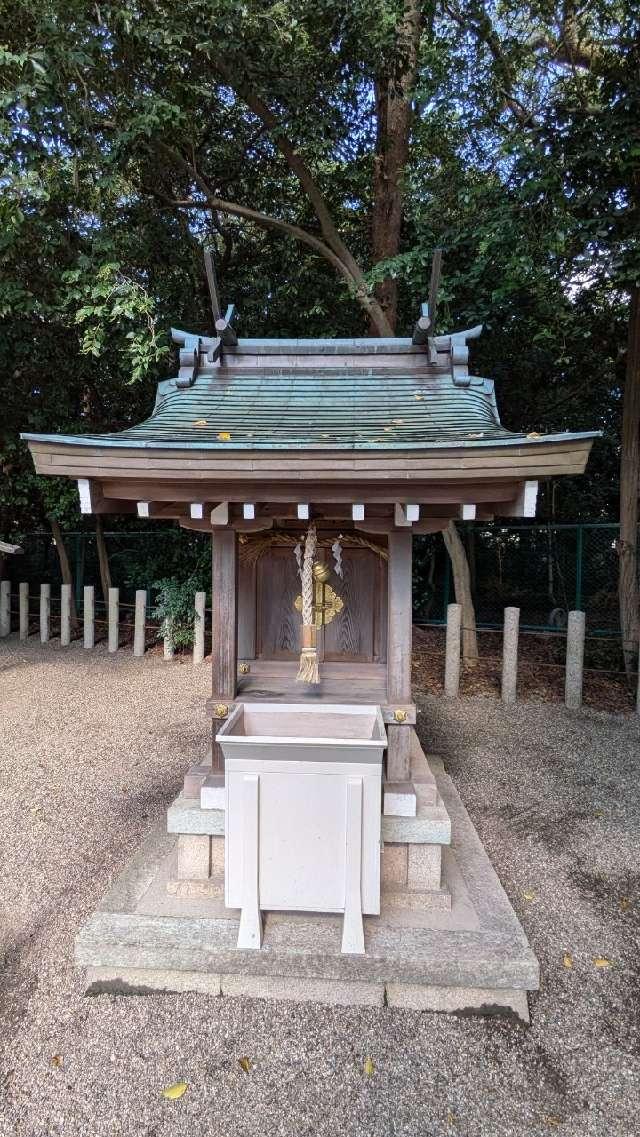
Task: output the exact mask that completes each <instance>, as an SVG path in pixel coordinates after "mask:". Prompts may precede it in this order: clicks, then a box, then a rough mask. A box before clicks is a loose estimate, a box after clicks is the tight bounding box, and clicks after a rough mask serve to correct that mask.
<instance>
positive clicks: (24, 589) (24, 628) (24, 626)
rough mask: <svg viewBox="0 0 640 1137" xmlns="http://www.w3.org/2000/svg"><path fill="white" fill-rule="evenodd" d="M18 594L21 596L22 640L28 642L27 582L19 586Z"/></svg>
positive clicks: (20, 626)
mask: <svg viewBox="0 0 640 1137" xmlns="http://www.w3.org/2000/svg"><path fill="white" fill-rule="evenodd" d="M18 592H19V594H20V623H19V628H20V631H19V635H20V639H21V640H26V639H27V638H28V636H29V585H28V584H27V583H26V581H22V583H21V584H19V585H18Z"/></svg>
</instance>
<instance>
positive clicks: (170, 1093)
mask: <svg viewBox="0 0 640 1137" xmlns="http://www.w3.org/2000/svg"><path fill="white" fill-rule="evenodd" d="M186 1092H187V1083H186V1082H174V1083H173V1085H172V1086H165V1088H164V1090H163V1091H162V1096H163V1098H166V1099H167V1101H177V1100H178V1098H181V1097H182V1096H183V1094H186Z"/></svg>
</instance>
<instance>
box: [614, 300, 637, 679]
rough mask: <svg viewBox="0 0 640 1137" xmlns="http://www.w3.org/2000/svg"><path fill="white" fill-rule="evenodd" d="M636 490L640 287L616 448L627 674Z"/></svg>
mask: <svg viewBox="0 0 640 1137" xmlns="http://www.w3.org/2000/svg"><path fill="white" fill-rule="evenodd" d="M639 490H640V288H638V287H635V288H634V289H633V290H632V293H631V310H630V312H629V332H628V338H627V363H626V373H625V383H624V399H623V404H622V440H621V447H620V537H619V540H618V545H617V550H618V556H619V558H620V561H619V574H618V601H619V606H620V631H621V634H622V650H623V653H624V666H625V670H626V672H627V676H628V677H629V678H630V677H631V673H632V672H633V671H635V669H636V666H637V663H638V638H639V631H640V617H639V614H638V608H639V606H640V592H639V589H638V492H639Z"/></svg>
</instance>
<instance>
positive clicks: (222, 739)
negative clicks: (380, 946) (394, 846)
mask: <svg viewBox="0 0 640 1137" xmlns="http://www.w3.org/2000/svg"><path fill="white" fill-rule="evenodd" d="M216 741H217V742H219V744H220V746H221V748H222V751H223V753H224V757H225V773H226V807H225V904H226V905H227V907H228V908H239V909H240V910H241V918H240V929H239V934H238V943H237V946H238V948H245V949H246V948H259V947H260V945H261V940H262V918H261V912H262V911H263V910H269V911H279V910H280V911H293V912H296V911H302V912H341V913H343V916H344V920H343V934H342V952H343V953H349V954H362V953H363V952H364V929H363V923H362V915H363V912H364V913H366V914H378V913H379V912H380V839H381V836H380V828H381V808H380V804H381V783H382V758H383V753H384V748H385V746H386V741H387V738H386V732H385V728H384V723H383V719H382V714H381V711H380V708H379V707H374V706H366V705H364V706H363V705H352V704H336V705H334V704H323V705H319V706H314V707H308V706H301V705H299V704H296V703H289V704H274V703H252V704H250V705H246V704H244V705H240V706H238V707H236V709H235V710H234V711H233V713H232V714H231V715H230V716H229V719H228V720H227V722H226V723H225V724H224V726H223V728H222V730H221V731H220V732H219V733H218V735H217V738H216Z"/></svg>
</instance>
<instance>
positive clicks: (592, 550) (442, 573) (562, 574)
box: [413, 522, 619, 633]
mask: <svg viewBox="0 0 640 1137" xmlns="http://www.w3.org/2000/svg"><path fill="white" fill-rule="evenodd" d="M459 529H460V533H461V536H462V539H463V542H464V545H465V548H466V551H467V558H468V561H469V571H470V575H471V589H472V593H473V598H474V602H475V607H476V617H477V620H478V624H479V625H480V626H482V627H487V628H491V627H501V626H502V620H503V613H504V609H505V608H506V607H508V606H513V607H516V608H520V612H521V626H522V627H523V628H527V629H529V630H539V631H547V630H559V629H562V628H564V627H565V626H566V622H567V613H568V612H569V611H571V609H581V610H583V611H585V612H586V614H587V624H588V627H589V630H590V631H591V632H595V633H597V632H601V633H615V632H616V631H618V628H619V617H618V597H617V579H618V556H617V553H616V540H617V537H618V526H617V525H615V524H612V523H600V522H598V523H593V524H580V525H523V524H521V525H486V524H485V525H483V524H482V523H478V522H475V523H465V524H460V526H459ZM414 565H415V567H414V589H413V595H414V616H415V620H416V623H418V624H421V623H422V624H429V623H444V621H445V619H446V611H447V604H448V603H449V602H450V601H452V600H453V599H454V590H453V581H452V576H451V564H450V561H449V558H448V556H447V554H446V552H445V550H444V547H443V542H442V538H441V537H440V535H439V534H435V535H433V536H429V537H418V538H416V542H415V551H414Z"/></svg>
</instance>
